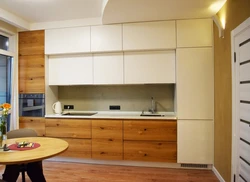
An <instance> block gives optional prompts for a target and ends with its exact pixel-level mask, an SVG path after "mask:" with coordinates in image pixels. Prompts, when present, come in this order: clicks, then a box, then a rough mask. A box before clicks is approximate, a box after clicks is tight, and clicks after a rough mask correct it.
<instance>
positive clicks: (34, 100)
mask: <svg viewBox="0 0 250 182" xmlns="http://www.w3.org/2000/svg"><path fill="white" fill-rule="evenodd" d="M44 115H45V95H44V94H19V116H25V117H44Z"/></svg>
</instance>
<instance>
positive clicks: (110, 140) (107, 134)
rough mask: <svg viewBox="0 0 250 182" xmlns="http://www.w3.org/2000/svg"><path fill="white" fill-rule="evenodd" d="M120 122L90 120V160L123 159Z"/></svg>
mask: <svg viewBox="0 0 250 182" xmlns="http://www.w3.org/2000/svg"><path fill="white" fill-rule="evenodd" d="M122 139H123V135H122V120H92V158H94V159H109V160H122V159H123V140H122Z"/></svg>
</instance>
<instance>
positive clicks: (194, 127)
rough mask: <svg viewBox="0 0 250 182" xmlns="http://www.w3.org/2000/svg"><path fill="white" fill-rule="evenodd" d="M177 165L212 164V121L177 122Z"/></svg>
mask: <svg viewBox="0 0 250 182" xmlns="http://www.w3.org/2000/svg"><path fill="white" fill-rule="evenodd" d="M177 123H178V129H177V130H178V147H177V148H178V152H177V154H178V157H177V159H178V160H177V162H178V163H192V164H213V158H214V157H213V156H214V122H213V120H178V122H177Z"/></svg>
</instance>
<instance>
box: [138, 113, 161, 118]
mask: <svg viewBox="0 0 250 182" xmlns="http://www.w3.org/2000/svg"><path fill="white" fill-rule="evenodd" d="M140 116H152V117H163V116H165V114H161V113H151V112H142V113H141V115H140Z"/></svg>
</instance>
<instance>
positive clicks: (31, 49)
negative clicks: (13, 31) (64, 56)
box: [18, 30, 44, 56]
mask: <svg viewBox="0 0 250 182" xmlns="http://www.w3.org/2000/svg"><path fill="white" fill-rule="evenodd" d="M18 54H19V56H27V55H43V54H44V30H36V31H25V32H19V33H18Z"/></svg>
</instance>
